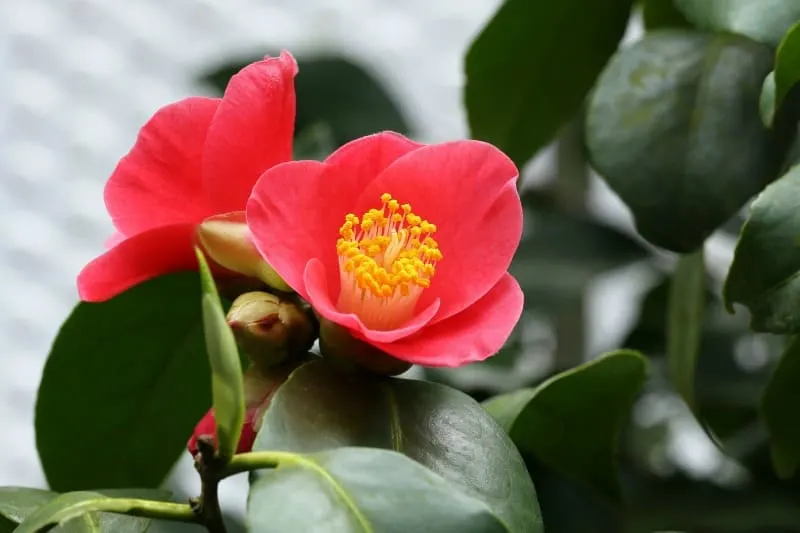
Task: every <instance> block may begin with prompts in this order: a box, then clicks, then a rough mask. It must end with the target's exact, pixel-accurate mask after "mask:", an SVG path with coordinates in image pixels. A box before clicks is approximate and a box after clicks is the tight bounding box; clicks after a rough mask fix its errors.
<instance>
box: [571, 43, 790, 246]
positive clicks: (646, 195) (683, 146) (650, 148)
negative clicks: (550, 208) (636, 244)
mask: <svg viewBox="0 0 800 533" xmlns="http://www.w3.org/2000/svg"><path fill="white" fill-rule="evenodd" d="M771 68H772V51H771V49H770V48H769V47H767V46H764V45H761V44H758V43H755V42H753V41H750V40H749V39H746V38H744V37H739V36H735V35H710V34H704V33H699V32H692V31H688V30H660V31H655V32H652V33H649V34H647V35H646V36H645V37H644V39H642V40H641V41H639V42H637V43H636V44H634V45H632V46H630V47H628V48H626V49H624V50H622V51H620V52H619V53H618V54H617V55H616V56H615V57H614V58H613V59H612V60H611V62H610V63H609V65H608V67H607V68H606V70H605V71H604V72H603V74H602V76H601V77H600V80H599V82H598V84H597V87H596V89H595V91H594V93H593V96H592V98H591V102H590V105H589V110H588V116H587V128H586V129H587V134H586V141H587V145H588V148H589V152H590V156H591V161H592V163H593V165H594V166H595V168H596V169H597V170H598V171H599V172H600V174H602V175H603V177H604V178H605V179H606V181H607V182H608V184H609V185H610V186H611V188H612V189H614V190H615V191H616V192H617V194H619V196H620V197H621V198H622V200H623V201H624V202H625V203H626V204H627V205H628V207H630V208H631V211H632V212H633V215H634V217H635V219H636V226H637V229H638V231H639V233H640V234H641V235H642V236H643V237H645V238H646V239H647V240H649V241H651V242H652V243H653V244H656V245H658V246H662V247H664V248H667V249H670V250H673V251H676V252H680V253H688V252H691V251H694V250H695V249H697V248H698V247H699V246H700V245H701V244H702V243H703V241H704V240H705V239H706V237H708V236H709V235H710V234H711V233H712V232H713V231H714V230H715V229H716V228H717V227H719V226H720V225H722V224H723V223H724V222H725V221H726V220H727V219H728V218H730V217H731V216H732V215H733V214H734V213H736V212H737V211H738V210H739V209H740V208H741V207H742V205H743V204H744V203H745V202H746V201H747V200H748V199H749V198H750V197H751V196H752V195H753V194H755V193H757V192H758V191H759V190H761V189H762V188H763V187H764V185H766V184H767V183H768V182H769V181H771V180H772V179H774V178H775V177H776V176H777V174H778V172H779V170H780V165H781V160H782V157H783V151H785V150H784V149H783V147H782V146H783V145H782V144H780V143H775V142H774V139H773V135H772V133H771V132H770V131H769V130H768V129H767V128H765V126H764V125H763V123H762V122H761V119H760V117H759V112H758V100H759V95H760V92H761V85H762V82H763V80H764V78H765V77H766V75H767V74H768V73H769V71H770V69H771Z"/></svg>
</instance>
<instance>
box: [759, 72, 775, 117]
mask: <svg viewBox="0 0 800 533" xmlns="http://www.w3.org/2000/svg"><path fill="white" fill-rule="evenodd" d="M758 111H759V113H761V122H763V123H764V125H765V126H766V127H768V128H770V127H772V124H773V122H774V121H775V72H770V73H769V74H767V77H766V78H764V84H763V85H762V86H761V96H760V97H759V99H758Z"/></svg>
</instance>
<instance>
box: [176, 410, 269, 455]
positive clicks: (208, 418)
mask: <svg viewBox="0 0 800 533" xmlns="http://www.w3.org/2000/svg"><path fill="white" fill-rule="evenodd" d="M256 411H257V409H255V408H253V409H248V410H247V412H246V413H245V419H244V425H243V426H242V434H241V437H240V438H239V444H238V446H236V453H246V452H249V451H250V450H252V449H253V443H254V442H255V440H256V432H255V429H254V427H253V424H254V419H253V417H254V415H255V413H256ZM203 435H210V436H211V437H213V438H214V444H215V445H216V444H217V421H216V419H215V418H214V410H213V409H209V410H208V412H207V413H206V414H205V416H203V418H201V419H200V422H198V423H197V426H195V428H194V431H193V432H192V436H191V437H190V438H189V442H187V443H186V448H187V449H188V450H189V453H191V454H192V456H193V457H194V456H195V455H197V452H198V451H199V450H198V449H197V439H198V437H202V436H203Z"/></svg>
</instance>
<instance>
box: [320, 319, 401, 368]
mask: <svg viewBox="0 0 800 533" xmlns="http://www.w3.org/2000/svg"><path fill="white" fill-rule="evenodd" d="M319 348H320V352H321V353H322V356H323V357H325V358H327V359H328V360H330V361H331V362H333V363H335V364H337V365H338V366H342V367H345V368H350V369H363V370H368V371H370V372H373V373H375V374H381V375H386V376H395V375H397V374H402V373H403V372H405V371H406V370H408V369H409V368H411V363H407V362H406V361H401V360H400V359H397V358H395V357H392V356H391V355H389V354H387V353H385V352H383V351H381V350H379V349H378V348H376V347H374V346H372V345H371V344H369V343H367V342H364V341H362V340H361V339H356V338H355V337H353V336H352V335H351V334H350V332H349V331H347V329H346V328H343V327H341V326H339V325H338V324H335V323H334V322H331V321H330V320H327V319H325V318H320V329H319Z"/></svg>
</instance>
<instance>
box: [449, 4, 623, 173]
mask: <svg viewBox="0 0 800 533" xmlns="http://www.w3.org/2000/svg"><path fill="white" fill-rule="evenodd" d="M631 4H632V0H607V1H605V2H585V1H583V0H560V1H558V2H532V1H530V0H506V1H505V2H504V3H503V5H502V6H501V7H500V9H499V10H498V11H497V13H496V14H495V15H494V17H493V18H492V20H491V21H490V22H489V24H488V25H487V26H486V27H485V28H484V29H483V31H482V32H481V34H480V35H479V36H478V38H477V39H476V40H475V42H473V43H472V46H471V47H470V49H469V52H468V53H467V57H466V64H465V69H466V77H467V80H466V86H465V89H464V100H465V104H466V107H467V118H468V120H469V125H470V130H471V132H472V136H473V137H474V138H477V139H482V140H485V141H488V142H491V143H492V144H494V145H496V146H498V147H499V148H501V149H502V150H503V151H504V152H506V153H507V154H508V155H509V156H510V157H511V158H512V159H513V160H514V161H515V162H516V163H517V164H518V165H522V164H523V163H525V162H526V161H527V160H528V159H529V158H530V157H531V156H533V154H535V153H536V152H537V151H538V150H539V149H540V148H542V147H543V146H545V145H546V144H547V143H548V142H550V141H551V140H552V139H553V137H554V136H555V135H556V133H557V132H558V130H559V128H561V126H562V125H563V124H564V123H566V122H567V121H568V120H569V119H571V118H572V117H573V116H574V115H575V114H576V113H577V112H578V110H579V109H580V107H581V105H582V104H583V101H584V98H585V97H586V94H587V93H588V91H589V89H590V88H591V86H592V84H593V83H594V80H595V78H596V77H597V75H598V74H599V73H600V71H601V70H602V68H603V66H604V65H605V64H606V61H608V58H609V57H610V56H611V54H613V53H614V50H616V49H617V45H618V44H619V41H620V39H621V38H622V35H623V34H624V32H625V28H626V27H627V24H628V16H629V14H630V10H631ZM565 32H566V33H565ZM567 34H568V37H567Z"/></svg>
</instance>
